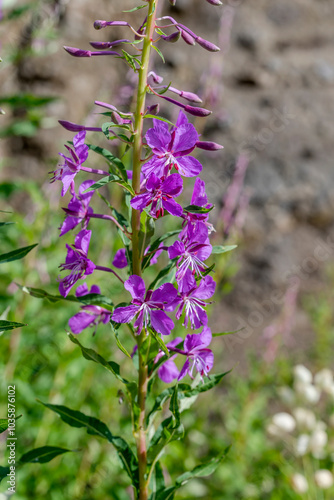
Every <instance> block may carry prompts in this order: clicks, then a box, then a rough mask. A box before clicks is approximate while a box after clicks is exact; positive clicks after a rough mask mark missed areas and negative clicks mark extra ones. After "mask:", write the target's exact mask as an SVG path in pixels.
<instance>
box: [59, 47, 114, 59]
mask: <svg viewBox="0 0 334 500" xmlns="http://www.w3.org/2000/svg"><path fill="white" fill-rule="evenodd" d="M64 49H65V50H66V52H68V53H69V54H70V55H71V56H74V57H92V56H119V55H120V54H119V53H118V52H115V51H113V50H107V51H105V52H92V51H90V50H82V49H76V48H75V47H66V46H64Z"/></svg>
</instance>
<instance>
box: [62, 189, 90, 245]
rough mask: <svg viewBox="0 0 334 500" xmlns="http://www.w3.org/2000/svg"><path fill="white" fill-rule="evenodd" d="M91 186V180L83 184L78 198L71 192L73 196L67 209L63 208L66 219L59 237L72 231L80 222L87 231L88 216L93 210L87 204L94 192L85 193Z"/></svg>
mask: <svg viewBox="0 0 334 500" xmlns="http://www.w3.org/2000/svg"><path fill="white" fill-rule="evenodd" d="M93 184H94V181H92V180H89V181H85V182H83V183H82V184H81V186H80V187H79V194H78V197H76V195H75V192H73V196H72V199H71V201H70V202H69V204H68V207H67V208H63V210H64V212H65V213H66V214H67V217H66V219H65V220H64V222H63V224H62V226H61V228H60V229H61V231H60V236H63V235H64V234H66V233H67V232H68V231H70V230H71V229H74V228H75V227H76V226H77V225H78V224H80V223H81V222H82V223H83V228H84V229H87V226H88V223H89V220H90V217H89V216H90V214H92V213H93V209H92V208H90V207H89V203H90V200H91V199H92V196H93V194H94V191H89V192H88V193H85V191H86V189H88V188H90V187H91V186H92V185H93Z"/></svg>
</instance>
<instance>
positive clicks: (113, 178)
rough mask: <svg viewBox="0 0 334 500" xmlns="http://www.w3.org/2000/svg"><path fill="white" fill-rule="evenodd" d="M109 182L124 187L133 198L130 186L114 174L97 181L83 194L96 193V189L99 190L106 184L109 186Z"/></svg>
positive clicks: (133, 193) (133, 194)
mask: <svg viewBox="0 0 334 500" xmlns="http://www.w3.org/2000/svg"><path fill="white" fill-rule="evenodd" d="M111 182H116V184H118V185H119V186H122V187H124V189H126V190H127V191H129V193H131V194H132V196H135V192H134V190H133V189H132V186H130V184H129V183H128V182H125V181H123V180H122V179H121V178H120V177H118V176H117V175H114V174H110V175H107V176H105V177H102V179H100V180H99V181H97V182H95V184H93V185H92V186H91V187H89V188H88V189H86V191H84V193H88V192H89V191H96V190H97V189H100V188H101V187H103V186H106V185H107V184H110V183H111Z"/></svg>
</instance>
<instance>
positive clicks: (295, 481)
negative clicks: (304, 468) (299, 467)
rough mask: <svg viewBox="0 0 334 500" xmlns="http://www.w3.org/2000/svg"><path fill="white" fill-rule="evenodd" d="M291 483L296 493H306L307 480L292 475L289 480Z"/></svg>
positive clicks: (299, 475)
mask: <svg viewBox="0 0 334 500" xmlns="http://www.w3.org/2000/svg"><path fill="white" fill-rule="evenodd" d="M291 483H292V487H293V489H294V490H295V491H296V493H306V491H307V490H308V483H307V479H306V478H305V476H303V475H302V474H298V473H297V474H294V475H293V476H292V478H291Z"/></svg>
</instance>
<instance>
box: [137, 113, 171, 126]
mask: <svg viewBox="0 0 334 500" xmlns="http://www.w3.org/2000/svg"><path fill="white" fill-rule="evenodd" d="M144 118H152V119H154V120H160V121H161V122H165V123H168V125H172V126H173V127H175V123H173V122H171V121H169V120H167V118H164V117H163V116H158V115H149V114H148V115H145V116H144Z"/></svg>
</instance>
